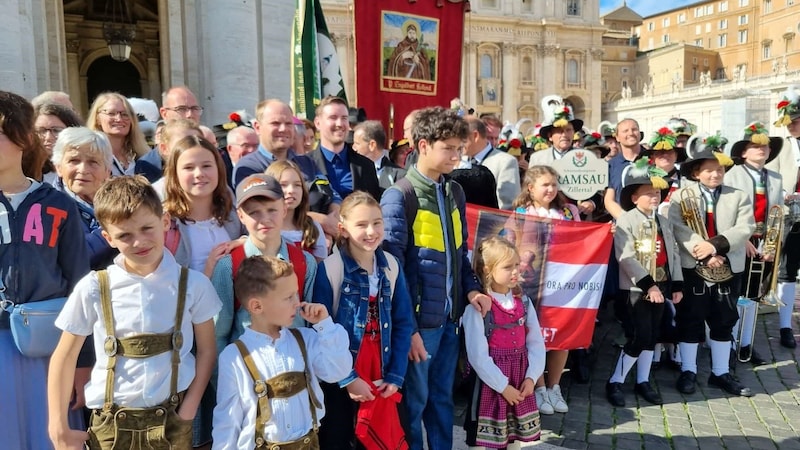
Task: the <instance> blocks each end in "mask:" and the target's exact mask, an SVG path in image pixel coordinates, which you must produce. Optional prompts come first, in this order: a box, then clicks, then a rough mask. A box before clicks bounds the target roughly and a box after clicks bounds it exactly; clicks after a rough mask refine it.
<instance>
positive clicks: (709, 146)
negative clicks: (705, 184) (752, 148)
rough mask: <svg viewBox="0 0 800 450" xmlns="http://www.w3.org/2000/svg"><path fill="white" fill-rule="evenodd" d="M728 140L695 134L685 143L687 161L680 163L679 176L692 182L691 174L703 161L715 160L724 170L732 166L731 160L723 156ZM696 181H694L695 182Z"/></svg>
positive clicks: (716, 136) (715, 136)
mask: <svg viewBox="0 0 800 450" xmlns="http://www.w3.org/2000/svg"><path fill="white" fill-rule="evenodd" d="M727 143H728V140H727V139H726V138H724V137H722V136H720V135H719V134H715V135H708V134H705V133H703V134H695V135H693V136H692V137H690V138H689V141H688V142H687V143H686V156H687V159H686V161H684V162H683V163H681V175H682V176H684V177H686V178H687V179H689V180H694V178H693V177H692V172H693V171H694V169H695V167H696V166H697V165H698V164H699V163H702V162H703V161H705V160H707V159H710V160H716V161H717V162H719V163H720V164H722V166H723V167H725V170H728V169H729V168H730V167H731V166H733V161H732V160H731V158H730V157H729V156H728V155H726V154H725V145H726V144H727ZM695 181H696V180H695Z"/></svg>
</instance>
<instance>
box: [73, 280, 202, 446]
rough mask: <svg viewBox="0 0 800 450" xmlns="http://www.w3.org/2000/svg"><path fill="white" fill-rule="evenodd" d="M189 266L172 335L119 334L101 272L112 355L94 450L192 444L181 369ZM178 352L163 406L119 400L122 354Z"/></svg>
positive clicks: (95, 422)
mask: <svg viewBox="0 0 800 450" xmlns="http://www.w3.org/2000/svg"><path fill="white" fill-rule="evenodd" d="M188 273H189V272H188V270H187V269H186V268H185V267H181V275H180V281H179V283H178V305H177V311H176V312H175V328H174V330H173V332H172V333H161V334H138V335H134V336H129V337H126V338H117V337H116V336H115V330H114V315H113V311H112V309H111V290H110V287H109V281H108V272H106V271H105V270H101V271H98V272H97V278H98V282H99V284H100V298H101V307H102V310H103V323H104V326H105V329H106V339H105V341H104V343H103V349H104V351H105V354H106V356H108V368H107V370H106V392H105V400H104V403H103V407H102V409H97V410H94V411H93V412H92V417H91V425H90V427H89V441H88V443H87V445H88V446H89V448H90V449H92V450H94V449H98V450H117V449H125V450H128V449H183V448H186V449H188V448H191V446H192V421H191V420H188V421H187V420H183V419H181V418H180V417H179V416H178V414H177V412H176V410H177V407H178V405H179V404H180V402H181V400H182V399H183V394H182V393H178V368H179V366H180V362H181V356H180V351H181V347H182V346H183V334H182V333H181V323H182V322H183V311H184V307H185V305H186V284H187V279H188ZM168 351H171V352H172V376H171V379H170V394H169V398H168V399H167V400H166V401H165V402H164V403H162V404H161V405H158V406H154V407H150V408H127V407H123V406H119V405H115V404H114V376H115V369H116V364H117V356H125V357H128V358H136V359H140V358H148V357H152V356H156V355H160V354H162V353H164V352H168Z"/></svg>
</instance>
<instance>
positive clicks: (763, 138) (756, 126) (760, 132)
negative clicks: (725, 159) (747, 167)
mask: <svg viewBox="0 0 800 450" xmlns="http://www.w3.org/2000/svg"><path fill="white" fill-rule="evenodd" d="M750 144H756V145H768V146H769V156H767V162H770V161H772V160H773V159H775V157H777V156H778V154H779V153H780V152H781V148H783V139H782V138H779V137H776V136H769V135H768V131H767V127H766V126H765V125H764V124H763V123H761V122H752V123H751V124H750V125H748V126H746V127H745V129H744V134H743V136H742V139H741V140H739V141H736V142H735V143H734V144H733V147H731V159H733V162H734V163H735V164H737V165H738V164H744V158H743V157H742V155H744V151H745V150H747V146H748V145H750Z"/></svg>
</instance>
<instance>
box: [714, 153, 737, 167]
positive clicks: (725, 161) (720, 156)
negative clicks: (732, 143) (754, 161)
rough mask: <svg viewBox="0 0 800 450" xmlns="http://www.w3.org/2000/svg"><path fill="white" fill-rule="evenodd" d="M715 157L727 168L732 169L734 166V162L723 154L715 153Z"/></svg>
mask: <svg viewBox="0 0 800 450" xmlns="http://www.w3.org/2000/svg"><path fill="white" fill-rule="evenodd" d="M714 157H715V158H717V161H718V162H719V163H720V164H722V165H723V166H725V167H730V166H732V165H733V160H732V159H731V158H730V157H729V156H728V155H726V154H725V153H722V152H714Z"/></svg>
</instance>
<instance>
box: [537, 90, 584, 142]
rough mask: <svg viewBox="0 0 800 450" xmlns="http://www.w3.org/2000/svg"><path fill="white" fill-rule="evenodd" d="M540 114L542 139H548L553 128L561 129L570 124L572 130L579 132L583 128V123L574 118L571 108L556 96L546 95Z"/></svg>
mask: <svg viewBox="0 0 800 450" xmlns="http://www.w3.org/2000/svg"><path fill="white" fill-rule="evenodd" d="M541 105H542V112H543V113H544V122H542V129H541V130H540V134H541V136H542V137H543V138H544V139H549V138H550V133H551V132H552V131H553V128H562V127H565V126H567V125H568V124H570V123H571V124H572V128H574V129H575V130H580V129H581V128H583V121H582V120H580V119H576V118H575V113H574V112H573V111H572V106H570V105H569V104H567V103H566V102H564V99H563V98H561V97H559V96H558V95H548V96H546V97H544V98H543V99H542V103H541Z"/></svg>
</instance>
